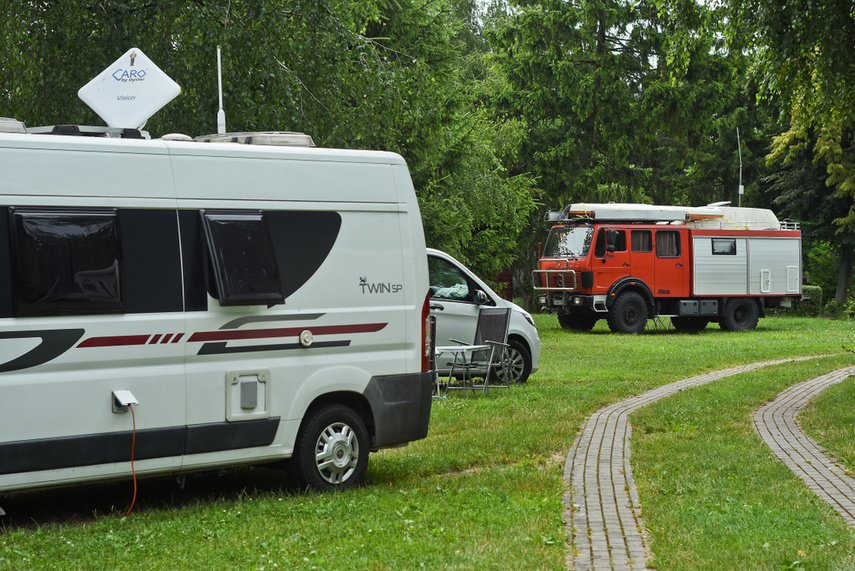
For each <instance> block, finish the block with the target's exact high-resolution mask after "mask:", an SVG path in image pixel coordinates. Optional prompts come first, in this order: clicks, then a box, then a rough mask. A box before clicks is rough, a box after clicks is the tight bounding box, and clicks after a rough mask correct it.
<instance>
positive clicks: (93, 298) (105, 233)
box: [10, 208, 123, 316]
mask: <svg viewBox="0 0 855 571" xmlns="http://www.w3.org/2000/svg"><path fill="white" fill-rule="evenodd" d="M10 218H11V233H12V242H13V245H12V254H13V263H12V267H13V274H14V276H15V277H14V280H13V283H14V300H15V313H16V315H21V316H28V315H63V314H86V313H121V312H122V309H123V306H122V292H121V283H120V280H119V275H120V256H119V245H118V230H117V224H116V211H115V210H112V209H104V210H94V209H93V210H70V209H36V208H11V209H10Z"/></svg>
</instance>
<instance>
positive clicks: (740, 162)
mask: <svg viewBox="0 0 855 571" xmlns="http://www.w3.org/2000/svg"><path fill="white" fill-rule="evenodd" d="M736 147H737V148H738V149H739V206H742V195H743V194H745V187H744V186H742V142H741V141H740V140H739V127H737V128H736Z"/></svg>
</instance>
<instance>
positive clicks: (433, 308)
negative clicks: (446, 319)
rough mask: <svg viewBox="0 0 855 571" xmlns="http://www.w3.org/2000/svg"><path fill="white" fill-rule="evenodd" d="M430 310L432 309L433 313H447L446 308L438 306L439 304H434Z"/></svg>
mask: <svg viewBox="0 0 855 571" xmlns="http://www.w3.org/2000/svg"><path fill="white" fill-rule="evenodd" d="M430 308H431V311H433V310H436V311H445V307H444V306H442V305H440V304H438V303H432V304H430Z"/></svg>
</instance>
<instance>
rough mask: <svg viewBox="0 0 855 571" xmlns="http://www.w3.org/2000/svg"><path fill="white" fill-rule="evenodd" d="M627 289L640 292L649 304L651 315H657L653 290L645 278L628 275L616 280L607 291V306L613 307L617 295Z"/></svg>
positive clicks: (648, 309) (648, 308)
mask: <svg viewBox="0 0 855 571" xmlns="http://www.w3.org/2000/svg"><path fill="white" fill-rule="evenodd" d="M625 291H635V292H638V293H639V294H640V295H641V297H642V298H643V299H644V302H645V303H646V304H647V311H648V313H649V314H650V316H651V317H653V316H654V315H656V306H655V303H654V300H653V291H652V290H651V289H650V287H649V286H648V285H647V284H646V283H644V281H643V280H640V279H638V278H634V277H632V276H627V277H623V278H620V279H619V280H617V281H615V283H613V284H612V286H611V287H610V288H609V291H608V292H607V293H606V307H609V308H610V307H611V306H612V304H613V303H614V302H615V300H616V299H617V297H618V296H619V295H620V294H622V293H623V292H625Z"/></svg>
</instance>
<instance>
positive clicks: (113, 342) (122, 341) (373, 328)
mask: <svg viewBox="0 0 855 571" xmlns="http://www.w3.org/2000/svg"><path fill="white" fill-rule="evenodd" d="M386 325H388V324H387V323H364V324H356V325H322V326H319V327H282V328H278V329H248V330H245V331H206V332H198V333H194V334H193V335H191V336H190V339H188V342H196V343H205V342H208V341H240V340H244V339H272V338H275V337H298V336H299V335H300V333H302V332H303V331H305V330H306V329H309V330H310V331H311V332H312V333H313V334H314V335H343V334H350V333H375V332H377V331H380V330H381V329H383V328H384V327H386ZM161 336H162V334H157V335H154V337H152V336H151V335H115V336H111V337H90V338H89V339H86V340H85V341H83V342H81V343H80V344H79V345H77V346H78V347H127V346H130V345H145V344H146V343H148V342H149V340H151V343H157V341H158V340H159V339H160V337H161ZM171 336H172V334H169V335H167V336H166V337H164V339H163V340H162V341H161V343H169V342H170V339H169V338H170V337H171ZM182 337H184V334H183V333H178V334H176V335H175V337H174V338H172V340H171V343H177V342H178V341H179V340H180V339H181V338H182Z"/></svg>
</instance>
